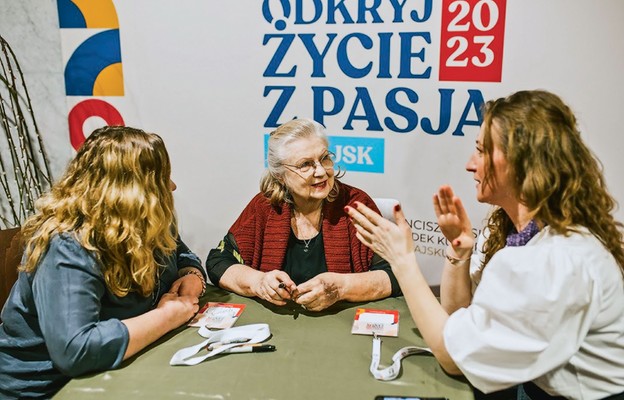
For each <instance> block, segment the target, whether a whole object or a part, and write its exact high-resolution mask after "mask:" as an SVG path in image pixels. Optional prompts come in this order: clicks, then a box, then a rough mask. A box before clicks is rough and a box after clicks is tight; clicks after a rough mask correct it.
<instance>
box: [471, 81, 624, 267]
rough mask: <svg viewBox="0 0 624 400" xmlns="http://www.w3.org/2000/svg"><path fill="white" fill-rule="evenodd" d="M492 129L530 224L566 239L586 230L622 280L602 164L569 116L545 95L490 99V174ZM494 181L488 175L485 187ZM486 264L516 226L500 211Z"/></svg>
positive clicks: (486, 143)
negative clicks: (579, 229)
mask: <svg viewBox="0 0 624 400" xmlns="http://www.w3.org/2000/svg"><path fill="white" fill-rule="evenodd" d="M493 125H494V126H495V128H496V131H495V134H496V135H498V137H497V143H498V144H499V146H500V149H501V151H502V153H503V154H504V157H505V159H506V160H507V163H508V165H509V168H510V169H509V173H510V176H511V177H512V179H513V180H514V186H515V187H516V193H517V195H518V197H519V200H520V201H521V202H522V204H524V205H525V206H526V207H527V208H528V209H529V211H530V212H531V214H532V216H533V218H534V219H536V220H538V221H541V222H542V223H544V224H547V225H549V226H550V229H552V230H554V231H555V232H556V233H558V234H562V235H567V234H569V233H570V232H573V231H575V230H576V228H577V227H579V226H583V227H586V228H587V229H589V231H590V232H591V233H592V234H593V235H595V236H596V237H597V238H598V239H599V240H600V241H601V242H602V244H603V245H604V246H605V247H606V248H607V249H608V250H609V251H610V252H611V254H613V257H614V258H615V260H616V261H617V263H618V265H619V266H620V269H621V270H622V273H623V274H624V250H623V242H622V224H621V223H620V222H618V221H616V220H615V219H614V217H613V215H612V212H613V210H614V209H615V207H616V206H617V203H616V201H615V200H614V199H613V197H612V196H611V195H610V194H609V192H608V190H607V187H606V183H605V180H604V177H603V174H602V164H601V163H600V161H599V160H598V159H597V158H596V157H595V156H594V154H593V153H592V152H591V150H590V149H589V148H588V147H587V145H585V143H584V142H583V140H582V139H581V134H580V132H579V130H578V128H577V121H576V117H575V116H574V113H573V112H572V111H571V109H570V108H569V107H568V106H567V105H566V104H565V103H564V102H563V101H562V100H561V98H559V97H558V96H557V95H555V94H552V93H550V92H547V91H543V90H533V91H520V92H517V93H514V94H512V95H510V96H508V97H505V98H500V99H497V100H492V101H489V102H487V103H486V104H485V105H484V109H483V129H484V137H483V151H484V157H485V163H486V166H487V167H488V168H487V170H489V171H493V168H494V165H493V160H492V152H493V150H494V139H493V137H492V135H493V130H492V127H493ZM492 179H493V177H492V176H491V174H490V175H487V176H486V177H485V184H489V183H490V182H491V181H492ZM487 228H488V229H489V236H488V239H487V240H486V242H485V245H484V249H483V251H484V253H485V261H484V264H487V262H488V261H489V260H490V258H491V257H492V256H493V255H494V253H496V252H497V251H498V250H500V249H501V248H503V247H504V246H505V239H506V237H507V235H508V233H509V232H510V230H511V229H512V228H513V223H512V221H511V220H510V218H509V217H508V216H507V214H506V213H505V212H504V211H503V210H502V209H501V208H495V209H494V210H493V211H492V213H491V214H490V216H489V218H488V223H487Z"/></svg>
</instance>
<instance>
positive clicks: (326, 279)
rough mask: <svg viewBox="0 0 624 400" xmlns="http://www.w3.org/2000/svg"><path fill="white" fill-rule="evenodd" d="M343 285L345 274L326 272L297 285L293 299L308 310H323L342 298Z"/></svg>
mask: <svg viewBox="0 0 624 400" xmlns="http://www.w3.org/2000/svg"><path fill="white" fill-rule="evenodd" d="M343 286H344V276H343V274H337V273H333V272H324V273H322V274H319V275H317V276H315V277H314V278H312V279H310V280H309V281H306V282H304V283H302V284H300V285H299V286H297V287H296V291H297V294H298V296H296V297H295V296H293V297H294V298H293V300H294V301H295V302H296V303H297V304H301V305H302V306H303V307H304V308H305V309H306V310H309V311H321V310H324V309H326V308H327V307H329V306H331V305H332V304H334V303H335V302H337V301H338V300H340V298H341V295H340V289H341V288H342V287H343Z"/></svg>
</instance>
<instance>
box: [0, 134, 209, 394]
mask: <svg viewBox="0 0 624 400" xmlns="http://www.w3.org/2000/svg"><path fill="white" fill-rule="evenodd" d="M170 173H171V165H170V162H169V156H168V155H167V151H166V149H165V145H164V143H163V141H162V139H161V138H160V137H159V136H158V135H156V134H152V133H146V132H143V131H141V130H138V129H134V128H129V127H105V128H101V129H98V130H96V131H95V132H93V133H92V134H91V135H90V136H89V137H88V138H87V139H86V141H85V143H84V144H83V145H82V147H81V148H80V149H79V150H78V153H77V154H76V157H75V158H74V159H73V160H72V161H71V162H70V164H69V166H68V169H67V171H66V172H65V174H64V176H63V177H62V178H61V179H60V180H59V181H58V182H57V183H56V184H55V185H54V186H53V187H52V189H51V191H50V192H49V193H47V194H45V195H44V196H42V197H41V198H40V199H39V201H38V203H37V212H36V214H35V215H33V216H32V217H31V218H30V219H29V220H28V221H27V222H26V224H25V225H24V227H23V229H22V234H23V238H24V241H25V249H26V251H25V255H24V258H23V261H22V265H21V266H20V273H19V277H18V280H17V282H16V283H15V285H14V287H13V289H12V291H11V294H10V296H9V299H8V300H7V303H6V304H5V307H4V309H3V310H2V324H1V325H0V397H2V398H4V397H8V398H17V397H20V398H21V397H29V398H32V397H43V398H49V397H51V395H52V394H54V393H55V392H57V391H58V390H59V389H60V388H61V387H62V386H63V385H64V384H65V383H66V382H67V381H68V380H69V379H70V378H71V377H75V376H79V375H82V374H85V373H88V372H92V371H102V370H107V369H112V368H116V367H118V366H119V365H120V363H121V362H122V361H123V360H125V359H127V358H129V357H131V356H132V355H134V354H136V353H137V352H138V351H140V350H141V349H143V348H144V347H146V346H147V345H149V344H151V343H152V342H154V341H155V340H156V339H158V338H160V337H161V336H162V335H164V334H165V333H167V332H169V331H171V330H172V329H174V328H177V327H179V326H181V325H182V324H184V323H185V322H186V321H188V320H189V319H190V318H191V317H193V315H194V314H195V313H196V312H197V310H198V297H199V296H200V295H201V294H202V291H203V290H204V288H205V272H204V271H203V268H202V266H201V263H200V261H199V259H198V258H197V256H196V255H195V254H193V253H192V252H191V251H190V250H189V249H188V248H187V247H186V245H185V244H184V243H183V242H182V241H181V240H180V238H179V236H178V234H177V229H176V223H175V218H174V207H173V194H172V190H174V189H175V185H174V184H173V182H172V181H171V180H170Z"/></svg>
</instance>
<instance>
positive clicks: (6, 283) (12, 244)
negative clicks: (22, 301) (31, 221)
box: [0, 228, 23, 309]
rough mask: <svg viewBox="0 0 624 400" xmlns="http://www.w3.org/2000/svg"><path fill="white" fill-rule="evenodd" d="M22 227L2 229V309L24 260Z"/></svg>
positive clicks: (0, 267) (0, 247) (0, 277)
mask: <svg viewBox="0 0 624 400" xmlns="http://www.w3.org/2000/svg"><path fill="white" fill-rule="evenodd" d="M20 231H21V229H20V228H12V229H2V230H0V309H2V307H4V303H5V302H6V300H7V298H8V297H9V293H10V292H11V288H12V287H13V284H14V283H15V281H17V267H18V266H19V263H20V261H21V260H22V253H23V248H22V244H21V243H20V242H21V240H20V238H21V234H20Z"/></svg>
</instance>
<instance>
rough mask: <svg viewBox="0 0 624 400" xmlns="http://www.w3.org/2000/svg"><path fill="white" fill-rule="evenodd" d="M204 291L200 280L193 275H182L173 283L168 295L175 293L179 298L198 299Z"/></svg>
mask: <svg viewBox="0 0 624 400" xmlns="http://www.w3.org/2000/svg"><path fill="white" fill-rule="evenodd" d="M203 290H204V283H203V282H202V279H201V278H200V277H199V276H198V275H195V274H188V275H184V276H183V277H181V278H178V279H176V280H175V282H173V285H171V288H170V289H169V293H177V294H178V295H179V296H194V297H199V296H200V295H201V293H202V291H203Z"/></svg>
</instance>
